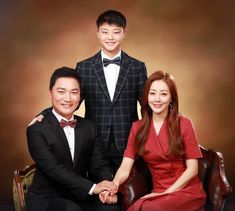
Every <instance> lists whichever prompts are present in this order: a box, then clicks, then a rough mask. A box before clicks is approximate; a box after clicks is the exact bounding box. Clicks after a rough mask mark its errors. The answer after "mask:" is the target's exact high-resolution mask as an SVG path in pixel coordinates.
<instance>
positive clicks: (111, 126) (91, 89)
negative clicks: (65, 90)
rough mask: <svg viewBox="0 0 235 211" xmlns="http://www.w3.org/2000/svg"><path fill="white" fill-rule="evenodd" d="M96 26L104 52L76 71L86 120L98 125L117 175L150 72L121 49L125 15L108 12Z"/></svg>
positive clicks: (86, 61) (77, 67)
mask: <svg viewBox="0 0 235 211" xmlns="http://www.w3.org/2000/svg"><path fill="white" fill-rule="evenodd" d="M96 24H97V29H98V31H97V37H98V40H99V42H100V45H101V51H99V52H98V53H97V54H96V55H94V56H92V57H90V58H88V59H86V60H84V61H81V62H78V63H77V66H76V72H77V73H78V75H79V76H80V78H81V101H82V100H84V101H85V117H86V118H87V119H90V120H92V121H94V122H95V123H96V125H97V127H98V131H99V132H100V134H101V140H102V141H103V142H104V145H105V150H106V155H107V156H108V158H109V161H110V166H111V167H112V173H113V174H114V173H115V172H116V170H117V169H118V167H119V165H120V164H121V160H122V155H123V152H124V149H125V148H126V144H127V139H128V135H129V132H130V127H131V125H132V122H133V121H135V120H137V119H138V114H137V101H140V98H141V95H142V90H143V86H144V83H145V81H146V79H147V72H146V67H145V64H144V63H143V62H141V61H139V60H137V59H134V58H132V57H130V56H129V55H127V54H126V53H125V52H124V51H122V49H121V44H122V42H123V40H124V38H125V36H126V18H125V17H124V16H123V14H121V13H120V12H118V11H115V10H108V11H105V12H104V13H102V14H101V15H100V16H99V17H98V19H97V21H96Z"/></svg>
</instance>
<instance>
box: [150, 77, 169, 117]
mask: <svg viewBox="0 0 235 211" xmlns="http://www.w3.org/2000/svg"><path fill="white" fill-rule="evenodd" d="M170 102H171V93H170V90H169V87H168V85H167V84H166V83H165V82H164V81H163V80H156V81H154V82H153V83H152V84H151V86H150V89H149V95H148V104H149V106H150V108H151V109H152V111H153V113H155V114H157V115H167V113H168V108H169V104H170Z"/></svg>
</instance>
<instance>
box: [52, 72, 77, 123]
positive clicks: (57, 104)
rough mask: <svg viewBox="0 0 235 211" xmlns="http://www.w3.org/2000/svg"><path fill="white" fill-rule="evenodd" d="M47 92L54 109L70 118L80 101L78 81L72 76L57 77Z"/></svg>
mask: <svg viewBox="0 0 235 211" xmlns="http://www.w3.org/2000/svg"><path fill="white" fill-rule="evenodd" d="M49 94H50V99H51V102H52V106H53V108H54V109H55V111H56V112H57V113H58V114H60V115H61V116H63V117H65V118H66V119H70V118H71V117H72V115H73V112H74V111H75V110H76V109H77V107H78V105H79V101H80V89H79V84H78V81H77V80H76V79H74V78H67V77H62V78H58V79H57V80H56V83H55V85H54V86H53V87H52V90H50V91H49Z"/></svg>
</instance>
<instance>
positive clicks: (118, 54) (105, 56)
mask: <svg viewBox="0 0 235 211" xmlns="http://www.w3.org/2000/svg"><path fill="white" fill-rule="evenodd" d="M121 54H122V51H121V50H120V51H119V52H118V53H117V54H116V55H115V56H114V57H113V58H111V57H109V56H107V55H106V54H105V53H104V51H103V49H102V50H101V58H102V59H103V58H106V59H115V58H116V57H120V58H121Z"/></svg>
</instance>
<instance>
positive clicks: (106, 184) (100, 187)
mask: <svg viewBox="0 0 235 211" xmlns="http://www.w3.org/2000/svg"><path fill="white" fill-rule="evenodd" d="M105 190H106V191H109V192H110V193H116V192H117V188H116V186H115V185H114V184H113V182H111V181H108V180H104V181H102V182H100V183H98V184H96V186H95V188H94V190H93V194H99V193H100V192H102V191H105Z"/></svg>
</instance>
